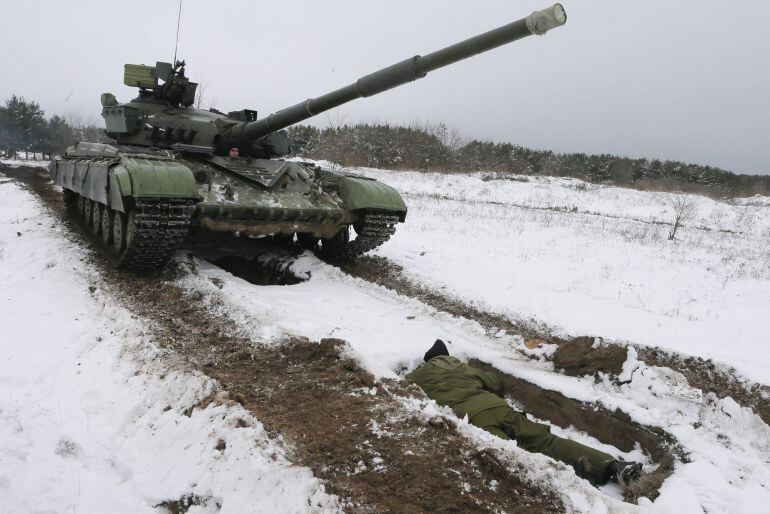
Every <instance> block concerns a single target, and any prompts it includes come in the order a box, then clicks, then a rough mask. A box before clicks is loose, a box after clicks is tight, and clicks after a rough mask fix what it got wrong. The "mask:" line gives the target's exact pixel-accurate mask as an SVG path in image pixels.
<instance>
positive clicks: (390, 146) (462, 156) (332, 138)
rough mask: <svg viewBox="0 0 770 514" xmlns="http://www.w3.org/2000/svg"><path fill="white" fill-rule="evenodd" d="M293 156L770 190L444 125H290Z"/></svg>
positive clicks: (703, 171)
mask: <svg viewBox="0 0 770 514" xmlns="http://www.w3.org/2000/svg"><path fill="white" fill-rule="evenodd" d="M289 136H290V139H291V140H292V147H293V148H294V150H295V152H296V153H297V154H298V155H302V156H306V157H308V158H311V159H327V160H330V161H333V162H337V163H340V164H342V165H345V166H367V167H372V168H385V169H397V170H417V171H440V172H469V171H487V172H495V173H496V174H498V176H500V175H502V176H503V177H504V176H506V175H519V174H520V175H549V176H559V177H575V178H580V179H583V180H586V181H589V182H597V183H606V184H615V185H620V186H624V187H634V188H637V189H647V190H662V191H687V192H693V193H700V194H705V195H708V196H712V197H723V196H729V197H735V196H750V195H754V194H762V195H770V176H763V175H738V174H735V173H731V172H729V171H725V170H722V169H719V168H714V167H712V166H703V165H699V164H687V163H684V162H679V161H661V160H658V159H652V160H648V159H629V158H627V157H618V156H615V155H608V154H600V155H586V154H584V153H569V154H557V153H554V152H552V151H549V150H532V149H529V148H524V147H521V146H518V145H514V144H511V143H492V142H489V141H478V140H471V141H466V140H463V138H462V137H460V136H459V135H458V133H457V132H456V131H453V130H451V129H448V128H447V127H446V126H445V125H444V124H442V123H436V124H422V125H412V126H410V127H403V126H392V125H383V124H358V125H343V126H338V127H330V128H325V129H318V128H315V127H311V126H306V125H297V126H294V127H291V128H290V129H289Z"/></svg>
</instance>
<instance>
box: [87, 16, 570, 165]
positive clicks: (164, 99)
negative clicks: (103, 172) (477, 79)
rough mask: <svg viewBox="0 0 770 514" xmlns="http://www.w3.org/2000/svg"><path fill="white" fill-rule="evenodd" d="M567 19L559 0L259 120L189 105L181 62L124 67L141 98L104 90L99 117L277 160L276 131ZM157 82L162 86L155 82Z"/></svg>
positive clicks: (162, 140) (133, 139) (142, 138)
mask: <svg viewBox="0 0 770 514" xmlns="http://www.w3.org/2000/svg"><path fill="white" fill-rule="evenodd" d="M566 20H567V16H566V14H565V12H564V9H563V8H562V6H561V5H560V4H556V5H554V6H552V7H549V8H548V9H543V10H542V11H536V12H534V13H532V14H530V15H529V16H527V17H525V18H522V19H520V20H518V21H514V22H512V23H509V24H507V25H504V26H502V27H498V28H496V29H494V30H490V31H489V32H485V33H484V34H480V35H478V36H474V37H472V38H469V39H466V40H465V41H461V42H459V43H456V44H454V45H451V46H448V47H446V48H442V49H441V50H438V51H435V52H432V53H430V54H428V55H424V56H420V55H416V56H414V57H410V58H409V59H406V60H404V61H401V62H399V63H396V64H393V65H392V66H388V67H386V68H382V69H381V70H378V71H375V72H374V73H371V74H369V75H366V76H364V77H361V78H360V79H358V80H356V81H355V82H353V83H352V84H349V85H347V86H345V87H342V88H340V89H337V90H335V91H331V92H329V93H326V94H324V95H321V96H319V97H316V98H311V99H308V100H305V101H304V102H300V103H298V104H296V105H294V106H292V107H289V108H286V109H283V110H281V111H278V112H276V113H274V114H271V115H270V116H268V117H266V118H263V119H257V111H255V110H250V109H244V110H241V111H235V112H230V113H228V114H225V113H222V112H219V111H216V110H210V111H202V110H199V109H193V108H191V107H190V106H191V105H192V104H193V101H194V98H195V90H196V87H197V84H195V83H193V82H190V81H189V80H188V79H187V77H185V75H184V62H181V63H176V64H175V65H174V66H173V67H172V66H171V64H169V63H164V62H158V63H157V64H156V65H155V66H154V67H151V66H144V65H132V64H127V65H126V68H125V79H124V83H125V84H126V85H129V86H135V87H138V88H140V94H139V97H137V98H136V99H134V100H133V101H131V102H129V103H127V104H118V103H117V102H116V101H115V97H114V96H112V95H110V94H105V95H102V104H103V106H104V108H103V111H102V115H103V116H104V119H105V121H106V124H107V133H108V134H109V135H110V136H111V137H113V138H115V139H117V140H118V141H119V142H121V143H129V144H140V145H141V144H144V145H152V146H160V147H168V148H174V149H178V150H182V151H191V152H202V153H210V154H216V155H227V153H228V152H229V150H230V149H231V148H233V147H237V148H239V150H240V155H242V156H251V157H279V156H281V155H285V154H287V153H288V152H289V145H288V140H287V139H286V137H285V135H284V134H280V133H278V131H280V130H281V129H284V128H287V127H289V126H291V125H293V124H295V123H299V122H301V121H304V120H307V119H309V118H312V117H313V116H316V115H318V114H321V113H323V112H325V111H328V110H329V109H333V108H335V107H339V106H340V105H343V104H345V103H347V102H350V101H352V100H355V99H357V98H366V97H369V96H373V95H376V94H379V93H382V92H384V91H387V90H389V89H392V88H395V87H398V86H401V85H404V84H407V83H409V82H413V81H415V80H417V79H420V78H423V77H425V76H426V75H427V74H428V73H430V72H431V71H434V70H437V69H439V68H443V67H444V66H448V65H450V64H453V63H455V62H458V61H461V60H463V59H467V58H468V57H472V56H474V55H476V54H479V53H482V52H486V51H488V50H491V49H493V48H497V47H499V46H502V45H505V44H507V43H510V42H513V41H516V40H518V39H521V38H523V37H526V36H530V35H543V34H545V33H546V32H547V31H549V30H551V29H553V28H555V27H558V26H560V25H563V24H564V23H565V22H566ZM159 79H160V80H162V81H163V82H164V83H163V84H159V82H158V81H159Z"/></svg>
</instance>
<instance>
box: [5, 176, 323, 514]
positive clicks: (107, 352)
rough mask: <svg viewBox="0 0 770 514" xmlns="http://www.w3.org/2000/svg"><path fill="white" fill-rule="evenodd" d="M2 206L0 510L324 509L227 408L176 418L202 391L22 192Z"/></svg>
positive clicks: (304, 472)
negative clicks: (165, 505)
mask: <svg viewBox="0 0 770 514" xmlns="http://www.w3.org/2000/svg"><path fill="white" fill-rule="evenodd" d="M0 205H4V206H9V205H12V206H13V209H0V284H2V289H1V291H2V294H1V296H0V302H2V308H1V309H0V326H2V329H3V330H2V335H0V498H2V501H1V502H0V511H2V512H65V511H66V512H69V511H71V510H72V511H76V510H77V511H80V512H116V513H120V512H126V513H129V512H130V513H135V512H158V510H157V509H156V508H155V506H156V505H158V504H160V503H161V502H163V501H167V500H178V499H180V498H182V497H183V496H187V495H196V496H198V497H200V498H201V502H202V503H201V505H200V506H198V507H195V508H194V509H192V510H190V512H215V511H218V507H217V505H221V512H243V511H244V510H245V511H251V512H257V511H259V512H265V511H271V510H272V511H278V512H289V511H292V512H305V511H313V510H318V511H320V510H323V509H336V507H337V501H336V499H335V498H333V497H330V496H328V495H327V494H325V493H324V490H323V486H322V485H321V484H320V483H319V481H318V480H317V479H315V478H314V477H313V476H312V474H311V472H310V470H308V469H306V468H302V467H297V466H294V465H292V464H291V463H290V462H289V461H288V460H287V458H286V456H285V452H284V450H283V448H282V446H281V444H280V441H275V440H272V439H271V438H270V437H268V435H267V434H266V433H265V430H264V429H263V427H262V425H261V424H260V423H259V422H258V421H257V420H255V419H254V418H253V417H252V416H251V415H250V414H249V413H248V412H246V411H244V410H243V409H242V408H240V407H239V406H231V405H228V404H227V403H226V402H218V403H214V404H210V405H209V406H208V407H205V408H200V409H195V410H193V411H192V413H191V414H190V415H189V417H188V416H187V415H185V411H186V410H187V409H188V408H190V407H191V406H192V405H195V404H196V403H197V402H198V401H199V400H201V399H202V398H204V397H206V396H208V395H209V394H210V393H211V391H212V389H213V387H214V384H213V383H212V382H211V381H210V380H209V379H207V378H206V377H204V376H201V375H197V374H194V373H191V372H188V371H184V369H183V368H182V367H181V366H171V364H172V363H170V362H168V361H169V359H170V358H169V356H164V355H163V353H162V350H160V349H159V348H158V347H156V346H154V345H153V344H151V343H150V342H149V338H147V337H145V327H144V324H143V322H142V321H141V320H138V319H134V318H133V317H132V315H131V313H130V312H128V311H126V310H125V309H124V308H123V307H121V306H120V305H119V304H117V303H116V301H115V300H114V299H112V298H111V296H110V295H109V294H108V293H107V292H105V291H104V290H103V288H102V284H101V283H100V282H99V279H98V277H97V276H96V273H95V272H93V271H91V270H89V267H88V265H87V264H86V263H85V262H84V261H83V260H82V258H81V257H80V250H79V249H78V248H74V247H73V246H72V243H71V242H69V241H67V240H66V239H65V237H64V236H63V234H62V231H61V230H60V229H59V228H58V227H57V222H56V221H54V219H53V218H52V217H51V216H49V215H48V214H46V213H44V212H43V210H42V208H41V207H40V205H39V204H38V203H37V202H36V201H35V200H34V199H33V198H32V196H31V195H30V194H29V193H26V192H24V191H22V190H20V189H19V188H18V187H17V186H16V185H14V184H3V185H2V187H0ZM17 232H18V233H20V235H17ZM89 288H95V289H94V290H93V292H92V291H91V290H90V289H89ZM188 412H189V411H188ZM239 420H242V421H241V422H239ZM244 425H245V426H244ZM241 426H243V427H241ZM220 440H224V441H225V443H226V448H225V449H224V451H220V450H217V449H216V446H217V445H218V443H219V441H220Z"/></svg>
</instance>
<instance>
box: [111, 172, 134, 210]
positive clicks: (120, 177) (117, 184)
mask: <svg viewBox="0 0 770 514" xmlns="http://www.w3.org/2000/svg"><path fill="white" fill-rule="evenodd" d="M124 196H131V177H129V176H128V170H127V169H126V168H125V167H123V166H121V165H118V166H114V167H113V168H112V169H111V170H110V189H109V197H110V203H109V204H108V205H109V206H110V207H111V208H113V209H115V210H116V211H120V212H126V208H125V206H124V205H123V197H124Z"/></svg>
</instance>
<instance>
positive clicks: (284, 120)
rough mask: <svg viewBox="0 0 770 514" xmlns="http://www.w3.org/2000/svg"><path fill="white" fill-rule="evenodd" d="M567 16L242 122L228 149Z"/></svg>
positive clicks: (496, 33)
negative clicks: (260, 117)
mask: <svg viewBox="0 0 770 514" xmlns="http://www.w3.org/2000/svg"><path fill="white" fill-rule="evenodd" d="M566 21H567V15H566V13H565V12H564V8H563V7H562V6H561V4H555V5H553V6H551V7H549V8H547V9H543V10H541V11H535V12H533V13H532V14H530V15H529V16H526V17H525V18H522V19H520V20H518V21H514V22H512V23H509V24H507V25H503V26H502V27H498V28H496V29H493V30H490V31H489V32H485V33H483V34H480V35H478V36H474V37H471V38H469V39H466V40H465V41H461V42H459V43H455V44H453V45H450V46H447V47H446V48H442V49H441V50H437V51H435V52H432V53H430V54H428V55H424V56H420V55H416V56H414V57H411V58H409V59H406V60H404V61H401V62H399V63H396V64H393V65H391V66H387V67H385V68H382V69H381V70H378V71H375V72H374V73H371V74H369V75H366V76H364V77H361V78H360V79H358V80H357V81H355V82H353V83H352V84H350V85H348V86H345V87H342V88H340V89H337V90H335V91H332V92H330V93H327V94H325V95H321V96H319V97H317V98H311V99H309V100H306V101H304V102H300V103H298V104H297V105H294V106H292V107H289V108H287V109H283V110H281V111H278V112H276V113H274V114H271V115H270V116H268V117H266V118H263V119H261V120H257V121H253V122H249V123H242V124H239V125H236V126H234V127H232V128H231V129H230V130H229V131H228V132H226V133H225V134H223V138H222V142H223V145H224V146H230V145H233V146H238V145H242V144H244V143H246V144H248V142H251V141H254V140H256V139H259V138H261V137H263V136H266V135H267V134H270V133H271V132H275V131H276V130H280V129H283V128H286V127H289V126H291V125H294V124H295V123H299V122H300V121H303V120H306V119H308V118H312V117H313V116H316V115H318V114H321V113H322V112H325V111H328V110H329V109H333V108H335V107H339V106H340V105H343V104H345V103H347V102H350V101H352V100H355V99H357V98H366V97H369V96H373V95H376V94H378V93H382V92H383V91H387V90H389V89H392V88H394V87H397V86H400V85H403V84H407V83H409V82H413V81H415V80H417V79H419V78H422V77H424V76H425V75H427V74H428V73H429V72H431V71H433V70H437V69H439V68H443V67H444V66H448V65H450V64H453V63H455V62H458V61H461V60H463V59H467V58H468V57H472V56H474V55H476V54H480V53H482V52H486V51H488V50H492V49H493V48H497V47H499V46H502V45H505V44H508V43H511V42H513V41H516V40H518V39H521V38H524V37H527V36H530V35H543V34H545V33H546V32H547V31H549V30H551V29H553V28H556V27H559V26H561V25H564V23H566Z"/></svg>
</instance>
